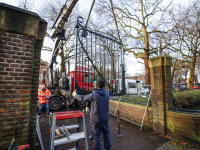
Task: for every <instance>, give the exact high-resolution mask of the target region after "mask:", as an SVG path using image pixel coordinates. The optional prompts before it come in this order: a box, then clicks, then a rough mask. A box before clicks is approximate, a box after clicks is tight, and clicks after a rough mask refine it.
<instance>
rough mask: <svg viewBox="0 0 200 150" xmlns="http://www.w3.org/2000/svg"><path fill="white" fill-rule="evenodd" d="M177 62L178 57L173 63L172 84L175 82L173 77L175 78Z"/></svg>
mask: <svg viewBox="0 0 200 150" xmlns="http://www.w3.org/2000/svg"><path fill="white" fill-rule="evenodd" d="M176 62H177V59H176V60H175V62H174V65H173V68H172V74H171V78H172V84H173V79H174V72H175V66H176Z"/></svg>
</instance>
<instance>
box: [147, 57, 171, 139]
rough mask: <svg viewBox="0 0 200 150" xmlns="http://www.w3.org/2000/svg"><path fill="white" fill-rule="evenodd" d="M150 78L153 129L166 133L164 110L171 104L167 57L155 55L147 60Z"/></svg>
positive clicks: (169, 63) (169, 59) (169, 61)
mask: <svg viewBox="0 0 200 150" xmlns="http://www.w3.org/2000/svg"><path fill="white" fill-rule="evenodd" d="M148 63H149V68H150V79H151V102H152V107H153V130H154V131H155V132H157V133H160V134H161V135H163V136H164V135H165V134H166V111H168V110H169V109H170V108H171V107H172V104H173V94H172V80H171V66H172V60H171V58H169V57H155V58H151V59H149V61H148Z"/></svg>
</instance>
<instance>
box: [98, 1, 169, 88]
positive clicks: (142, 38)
mask: <svg viewBox="0 0 200 150" xmlns="http://www.w3.org/2000/svg"><path fill="white" fill-rule="evenodd" d="M162 2H163V0H153V1H145V0H138V1H136V0H134V1H129V0H122V1H121V0H118V1H116V3H115V4H114V10H115V16H116V18H117V21H118V24H119V28H120V30H119V32H120V31H121V39H119V40H121V41H122V42H125V44H124V46H125V47H126V51H128V52H130V53H132V54H134V55H135V56H136V57H137V58H141V59H143V61H144V66H145V83H146V84H150V70H149V66H148V59H149V56H150V54H151V52H152V49H150V38H151V35H152V34H154V33H157V32H161V31H160V30H159V26H160V24H159V22H158V18H160V17H158V16H159V15H160V16H162V14H163V13H165V12H166V10H167V8H168V7H169V5H170V4H171V1H170V2H169V3H168V4H167V5H166V3H165V4H162ZM98 6H99V7H98V8H97V9H96V12H98V13H99V14H100V15H101V18H102V19H106V17H108V16H111V17H113V15H112V11H111V10H112V9H111V7H110V4H109V3H108V1H106V0H101V1H99V3H98ZM105 12H106V13H105ZM156 15H157V16H156ZM103 17H104V18H103ZM111 17H110V18H111ZM104 21H105V20H104ZM105 22H106V24H108V23H109V22H111V19H107V21H105ZM155 22H157V23H158V24H155ZM113 27H114V25H112V26H111V25H110V28H113ZM165 29H166V28H165ZM113 35H115V37H116V38H118V37H117V36H116V35H117V33H116V32H115V34H113Z"/></svg>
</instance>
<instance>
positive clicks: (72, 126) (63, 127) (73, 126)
mask: <svg viewBox="0 0 200 150" xmlns="http://www.w3.org/2000/svg"><path fill="white" fill-rule="evenodd" d="M60 128H61V129H67V130H69V129H77V128H79V125H78V124H75V125H70V126H62V127H60Z"/></svg>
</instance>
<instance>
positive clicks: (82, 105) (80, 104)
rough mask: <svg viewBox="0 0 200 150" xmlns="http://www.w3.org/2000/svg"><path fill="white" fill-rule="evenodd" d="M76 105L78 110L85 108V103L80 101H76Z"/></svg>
mask: <svg viewBox="0 0 200 150" xmlns="http://www.w3.org/2000/svg"><path fill="white" fill-rule="evenodd" d="M76 104H77V106H78V107H80V108H82V107H85V102H81V101H78V100H76Z"/></svg>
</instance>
